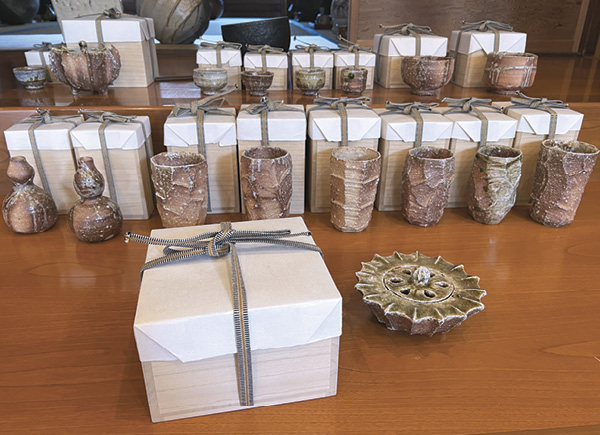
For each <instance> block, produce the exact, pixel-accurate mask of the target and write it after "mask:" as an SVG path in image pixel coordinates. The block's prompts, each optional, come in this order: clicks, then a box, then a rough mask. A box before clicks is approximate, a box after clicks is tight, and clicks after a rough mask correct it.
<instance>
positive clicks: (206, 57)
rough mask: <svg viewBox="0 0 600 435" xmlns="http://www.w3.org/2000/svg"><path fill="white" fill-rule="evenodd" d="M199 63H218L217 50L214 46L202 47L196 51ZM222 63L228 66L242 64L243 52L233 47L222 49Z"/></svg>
mask: <svg viewBox="0 0 600 435" xmlns="http://www.w3.org/2000/svg"><path fill="white" fill-rule="evenodd" d="M196 63H197V64H198V65H215V66H216V65H217V50H215V49H214V48H208V47H200V48H198V51H197V52H196ZM221 63H222V64H223V65H225V64H227V65H228V66H242V52H241V51H240V50H235V49H233V48H223V49H221Z"/></svg>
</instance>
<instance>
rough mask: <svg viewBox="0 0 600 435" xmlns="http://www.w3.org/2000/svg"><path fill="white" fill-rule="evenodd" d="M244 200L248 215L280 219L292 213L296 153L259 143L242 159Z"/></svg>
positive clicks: (253, 218)
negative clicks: (293, 159)
mask: <svg viewBox="0 0 600 435" xmlns="http://www.w3.org/2000/svg"><path fill="white" fill-rule="evenodd" d="M240 185H241V187H242V200H243V201H244V207H245V208H246V214H247V216H248V219H249V220H251V221H253V220H258V219H277V218H283V217H287V216H289V214H290V204H291V202H292V156H291V155H290V154H289V153H288V152H287V151H286V150H284V149H281V148H277V147H255V148H250V149H249V150H246V151H244V152H243V153H242V157H241V159H240Z"/></svg>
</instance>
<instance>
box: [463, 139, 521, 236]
mask: <svg viewBox="0 0 600 435" xmlns="http://www.w3.org/2000/svg"><path fill="white" fill-rule="evenodd" d="M522 158H523V153H522V152H521V150H519V149H517V148H511V147H507V146H500V145H488V146H484V147H481V148H479V149H478V150H477V153H476V154H475V160H474V161H473V168H472V170H471V175H470V176H469V181H468V183H467V207H468V208H469V213H470V214H471V216H472V217H473V219H475V220H476V221H477V222H480V223H482V224H498V223H500V222H501V221H502V219H504V217H505V216H506V215H507V214H508V212H509V211H510V209H511V208H512V207H513V205H515V201H516V199H517V186H518V185H519V180H520V179H521V161H522Z"/></svg>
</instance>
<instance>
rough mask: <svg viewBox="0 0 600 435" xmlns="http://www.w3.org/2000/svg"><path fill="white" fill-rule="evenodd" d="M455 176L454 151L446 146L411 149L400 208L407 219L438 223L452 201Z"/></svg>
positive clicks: (416, 223)
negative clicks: (450, 196) (451, 192)
mask: <svg viewBox="0 0 600 435" xmlns="http://www.w3.org/2000/svg"><path fill="white" fill-rule="evenodd" d="M453 178H454V154H453V153H452V151H450V150H449V149H446V148H434V147H419V148H412V149H411V150H410V151H409V152H408V156H407V157H406V162H405V164H404V170H403V172H402V198H401V202H400V210H401V211H402V216H403V217H404V219H406V221H407V222H408V223H410V224H413V225H419V226H421V227H429V226H431V225H435V224H437V223H438V222H439V221H440V219H441V218H442V215H443V214H444V207H446V204H447V203H448V197H449V195H450V185H451V184H452V179H453Z"/></svg>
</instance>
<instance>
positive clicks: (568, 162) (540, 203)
mask: <svg viewBox="0 0 600 435" xmlns="http://www.w3.org/2000/svg"><path fill="white" fill-rule="evenodd" d="M599 153H600V151H598V148H596V147H595V146H594V145H590V144H589V143H585V142H579V141H568V142H567V141H560V140H552V139H548V140H545V141H543V142H542V146H541V148H540V153H539V154H538V159H537V164H536V168H535V175H534V177H533V192H532V193H531V207H530V209H529V215H530V216H531V218H532V219H533V220H534V221H536V222H539V223H540V224H542V225H546V226H548V227H562V226H565V225H569V224H570V223H571V222H573V220H574V219H575V213H576V212H577V207H579V202H580V201H581V196H582V195H583V190H584V189H585V186H586V184H587V182H588V180H589V179H590V174H591V173H592V170H593V169H594V165H595V164H596V159H597V158H598V154H599Z"/></svg>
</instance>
